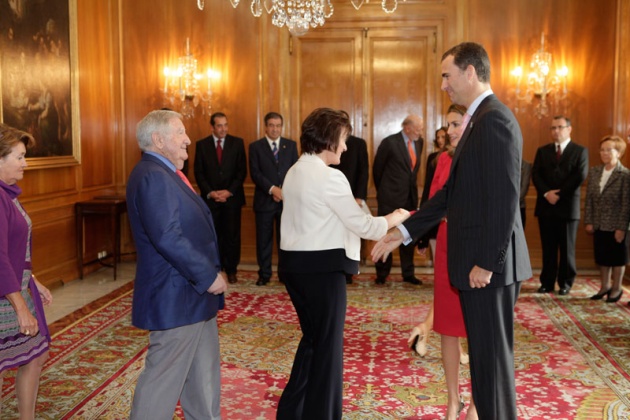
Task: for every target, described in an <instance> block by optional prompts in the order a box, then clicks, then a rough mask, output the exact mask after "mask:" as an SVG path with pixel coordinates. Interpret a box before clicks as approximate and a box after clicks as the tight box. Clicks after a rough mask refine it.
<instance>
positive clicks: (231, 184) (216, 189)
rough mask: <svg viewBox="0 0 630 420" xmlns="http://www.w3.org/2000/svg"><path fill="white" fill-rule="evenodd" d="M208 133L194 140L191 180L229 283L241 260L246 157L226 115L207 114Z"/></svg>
mask: <svg viewBox="0 0 630 420" xmlns="http://www.w3.org/2000/svg"><path fill="white" fill-rule="evenodd" d="M210 125H212V128H213V133H212V135H210V136H208V137H206V138H204V139H201V140H199V141H198V142H197V146H196V149H195V179H196V180H197V185H198V186H199V189H200V190H201V196H202V197H203V198H204V199H205V200H206V203H207V204H208V207H210V211H212V217H213V218H214V225H215V226H216V229H217V235H218V237H219V251H220V254H221V265H222V266H223V268H224V269H225V272H226V273H227V275H228V281H229V282H230V283H236V282H237V278H236V269H237V266H238V263H239V262H240V260H241V208H242V207H243V206H244V205H245V192H244V191H243V182H244V181H245V177H246V176H247V159H246V157H245V145H244V144H243V139H242V138H240V137H234V136H231V135H229V134H228V121H227V117H226V115H225V114H224V113H222V112H215V113H214V114H212V116H211V117H210Z"/></svg>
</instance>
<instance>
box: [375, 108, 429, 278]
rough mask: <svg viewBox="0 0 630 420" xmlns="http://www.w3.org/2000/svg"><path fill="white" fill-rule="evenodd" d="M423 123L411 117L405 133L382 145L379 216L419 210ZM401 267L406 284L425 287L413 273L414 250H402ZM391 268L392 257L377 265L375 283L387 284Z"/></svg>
mask: <svg viewBox="0 0 630 420" xmlns="http://www.w3.org/2000/svg"><path fill="white" fill-rule="evenodd" d="M423 128H424V124H423V121H422V118H421V117H419V116H417V115H409V116H407V118H405V120H404V121H403V123H402V131H401V132H399V133H396V134H392V135H391V136H389V137H386V138H385V139H383V141H382V142H381V144H380V146H379V147H378V150H377V151H376V156H375V157H374V166H373V167H372V175H373V176H374V186H376V201H377V202H378V215H379V216H384V215H386V214H389V213H391V212H393V211H394V210H396V209H399V208H403V209H405V210H415V209H416V208H417V207H418V170H419V169H420V161H421V156H422V147H423V145H424V140H423V139H422V137H421V134H422V130H423ZM398 252H399V255H400V266H401V271H402V276H403V281H405V282H408V283H411V284H422V282H421V281H420V280H418V279H417V278H416V276H415V274H414V270H415V267H414V264H413V256H414V250H413V247H400V249H399V251H398ZM391 268H392V256H391V255H388V257H387V259H386V260H385V261H379V262H377V263H376V284H385V280H386V279H387V276H389V272H390V270H391Z"/></svg>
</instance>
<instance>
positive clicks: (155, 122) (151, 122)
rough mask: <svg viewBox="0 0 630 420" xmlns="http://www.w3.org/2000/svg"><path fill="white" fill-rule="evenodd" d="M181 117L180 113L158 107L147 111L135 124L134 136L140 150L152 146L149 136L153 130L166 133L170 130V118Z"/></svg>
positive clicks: (144, 150) (145, 149)
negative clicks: (155, 109)
mask: <svg viewBox="0 0 630 420" xmlns="http://www.w3.org/2000/svg"><path fill="white" fill-rule="evenodd" d="M174 118H178V119H180V120H181V119H182V114H180V113H178V112H175V111H168V110H164V109H160V110H157V111H151V112H149V113H148V114H147V115H146V116H145V117H144V118H143V119H142V120H140V122H139V123H138V125H137V126H136V138H137V139H138V146H139V147H140V150H142V151H143V152H146V151H147V150H150V149H151V147H152V146H153V140H152V139H151V136H152V135H153V133H155V132H159V133H161V134H166V133H167V132H168V130H170V122H171V120H172V119H174Z"/></svg>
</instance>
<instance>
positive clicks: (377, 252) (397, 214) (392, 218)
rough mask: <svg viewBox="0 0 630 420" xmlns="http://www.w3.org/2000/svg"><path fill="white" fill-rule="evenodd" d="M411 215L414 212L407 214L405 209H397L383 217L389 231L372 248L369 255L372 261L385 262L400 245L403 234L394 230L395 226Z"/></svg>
mask: <svg viewBox="0 0 630 420" xmlns="http://www.w3.org/2000/svg"><path fill="white" fill-rule="evenodd" d="M413 213H415V212H409V211H407V210H405V209H397V210H394V211H393V212H391V213H390V214H388V215H386V216H385V219H386V220H387V227H388V229H389V231H388V233H387V235H385V236H383V237H382V238H381V239H380V240H379V241H378V242H376V245H374V248H372V252H371V253H370V255H371V256H372V261H374V262H377V261H378V260H382V261H385V260H386V259H387V256H388V255H389V254H390V252H392V251H393V250H394V249H396V248H398V247H399V246H400V244H402V242H403V239H404V238H403V234H402V232H401V231H400V230H399V229H397V228H396V226H398V225H400V224H401V223H402V222H404V221H405V220H407V219H408V218H409V216H411V215H412V214H413Z"/></svg>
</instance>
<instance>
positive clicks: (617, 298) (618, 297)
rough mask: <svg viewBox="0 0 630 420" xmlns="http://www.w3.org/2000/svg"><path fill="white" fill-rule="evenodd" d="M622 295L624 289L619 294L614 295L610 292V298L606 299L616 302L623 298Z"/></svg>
mask: <svg viewBox="0 0 630 420" xmlns="http://www.w3.org/2000/svg"><path fill="white" fill-rule="evenodd" d="M621 295H623V290H619V294H618V295H617V296H613V295H612V294H609V295H608V299H606V302H608V303H615V302H617V301H619V299H621Z"/></svg>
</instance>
